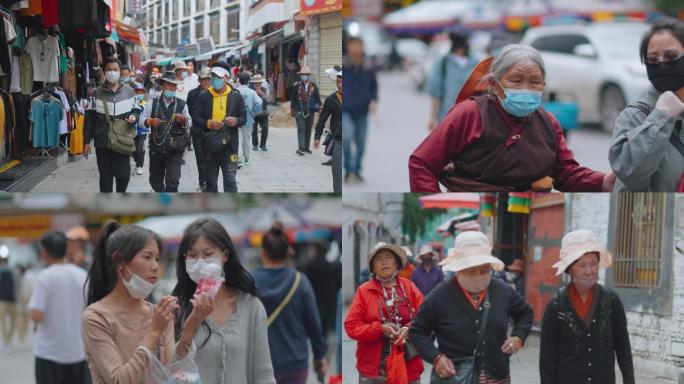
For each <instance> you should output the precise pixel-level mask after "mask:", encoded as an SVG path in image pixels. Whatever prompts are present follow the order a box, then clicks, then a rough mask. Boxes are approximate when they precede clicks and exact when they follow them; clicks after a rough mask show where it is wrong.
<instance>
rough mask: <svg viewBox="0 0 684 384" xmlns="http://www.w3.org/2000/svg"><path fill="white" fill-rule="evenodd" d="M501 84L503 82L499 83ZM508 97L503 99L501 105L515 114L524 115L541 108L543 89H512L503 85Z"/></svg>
mask: <svg viewBox="0 0 684 384" xmlns="http://www.w3.org/2000/svg"><path fill="white" fill-rule="evenodd" d="M499 86H501V84H499ZM501 88H502V89H503V91H504V94H506V98H505V99H503V100H502V101H501V106H502V107H503V109H504V110H506V112H508V113H510V114H511V115H513V116H517V117H524V116H527V115H529V114H530V113H532V112H534V111H536V110H537V108H539V106H540V105H541V101H542V94H543V92H542V91H533V90H531V89H512V88H504V87H501Z"/></svg>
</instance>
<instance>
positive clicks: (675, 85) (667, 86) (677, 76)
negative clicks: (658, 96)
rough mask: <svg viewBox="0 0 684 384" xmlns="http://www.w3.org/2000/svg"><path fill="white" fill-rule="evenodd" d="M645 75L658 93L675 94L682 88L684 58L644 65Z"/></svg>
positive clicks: (683, 82) (683, 83) (683, 85)
mask: <svg viewBox="0 0 684 384" xmlns="http://www.w3.org/2000/svg"><path fill="white" fill-rule="evenodd" d="M646 73H647V74H648V79H649V80H650V81H651V84H653V87H654V88H655V89H657V90H658V91H659V92H665V91H672V92H675V91H677V90H678V89H680V88H681V87H684V56H682V57H680V58H679V59H677V60H672V61H668V62H663V63H657V64H648V63H647V64H646Z"/></svg>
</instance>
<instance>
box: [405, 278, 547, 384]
mask: <svg viewBox="0 0 684 384" xmlns="http://www.w3.org/2000/svg"><path fill="white" fill-rule="evenodd" d="M488 292H489V301H490V303H491V308H490V310H489V318H488V320H487V327H486V330H485V332H486V335H485V338H484V347H483V348H481V349H482V351H481V352H483V354H482V356H481V357H480V366H481V367H482V369H483V370H484V371H485V372H486V373H487V375H488V376H489V377H491V378H505V377H508V375H509V358H510V355H507V354H504V353H503V352H501V346H502V345H503V343H504V341H505V340H506V338H507V337H508V336H507V332H508V322H509V319H510V318H512V319H513V321H514V324H513V331H512V332H511V336H517V337H519V338H520V340H522V341H523V343H524V342H525V339H527V335H528V334H529V333H530V329H531V328H532V321H533V317H534V314H533V313H532V308H531V307H530V306H529V304H527V303H526V302H525V299H523V297H522V296H520V294H518V292H516V291H515V290H514V289H513V288H511V287H510V286H509V285H508V284H506V283H504V282H503V281H501V280H499V279H494V278H493V279H492V282H491V283H490V284H489V288H488ZM481 310H482V306H480V308H479V310H478V311H476V310H475V309H474V308H473V306H472V305H471V304H470V302H469V301H468V299H467V298H466V297H465V295H464V293H463V290H462V289H461V287H460V286H459V285H458V282H457V280H456V278H453V279H450V280H447V281H444V282H443V283H441V284H439V285H438V286H437V287H435V289H434V290H433V291H432V292H431V293H430V295H428V297H427V298H426V299H425V301H424V302H423V305H421V307H420V309H419V310H418V314H417V315H416V318H415V319H414V320H413V323H412V324H411V329H410V330H409V339H410V340H412V341H413V343H414V344H415V346H416V349H417V350H418V353H419V354H420V356H421V357H422V358H423V360H425V361H427V362H428V363H430V364H432V363H433V362H434V360H435V358H436V357H437V355H439V353H440V352H441V353H444V354H445V355H446V356H447V357H448V358H450V359H456V358H463V357H471V356H472V355H473V351H474V350H475V344H476V343H477V334H478V332H479V329H480V323H479V320H480V317H481ZM433 333H434V336H436V337H437V343H438V344H439V350H438V349H437V348H435V345H434V342H433V337H432V336H433Z"/></svg>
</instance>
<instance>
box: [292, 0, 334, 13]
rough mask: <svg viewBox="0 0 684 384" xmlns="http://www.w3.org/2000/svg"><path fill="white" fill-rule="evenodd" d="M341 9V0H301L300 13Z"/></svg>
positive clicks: (328, 11) (327, 11)
mask: <svg viewBox="0 0 684 384" xmlns="http://www.w3.org/2000/svg"><path fill="white" fill-rule="evenodd" d="M341 10H342V0H301V13H302V14H304V15H307V16H311V15H318V14H321V13H330V12H339V11H341Z"/></svg>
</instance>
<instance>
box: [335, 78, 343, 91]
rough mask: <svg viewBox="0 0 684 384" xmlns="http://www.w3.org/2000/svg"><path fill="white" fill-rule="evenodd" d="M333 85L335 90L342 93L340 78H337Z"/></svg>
mask: <svg viewBox="0 0 684 384" xmlns="http://www.w3.org/2000/svg"><path fill="white" fill-rule="evenodd" d="M335 83H336V84H337V90H338V91H340V92H342V78H341V77H340V76H337V81H336V82H335Z"/></svg>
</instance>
